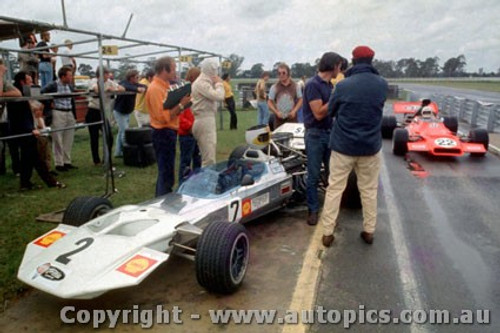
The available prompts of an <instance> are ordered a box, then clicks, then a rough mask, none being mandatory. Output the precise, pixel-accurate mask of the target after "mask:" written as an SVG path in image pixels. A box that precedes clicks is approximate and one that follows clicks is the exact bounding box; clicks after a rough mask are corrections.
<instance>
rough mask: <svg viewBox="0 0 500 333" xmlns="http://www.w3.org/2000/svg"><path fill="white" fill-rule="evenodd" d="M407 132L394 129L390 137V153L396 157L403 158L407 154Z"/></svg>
mask: <svg viewBox="0 0 500 333" xmlns="http://www.w3.org/2000/svg"><path fill="white" fill-rule="evenodd" d="M408 139H409V136H408V131H407V130H406V129H404V128H396V129H395V130H394V136H393V137H392V152H393V153H394V155H397V156H404V155H405V154H406V153H407V152H408Z"/></svg>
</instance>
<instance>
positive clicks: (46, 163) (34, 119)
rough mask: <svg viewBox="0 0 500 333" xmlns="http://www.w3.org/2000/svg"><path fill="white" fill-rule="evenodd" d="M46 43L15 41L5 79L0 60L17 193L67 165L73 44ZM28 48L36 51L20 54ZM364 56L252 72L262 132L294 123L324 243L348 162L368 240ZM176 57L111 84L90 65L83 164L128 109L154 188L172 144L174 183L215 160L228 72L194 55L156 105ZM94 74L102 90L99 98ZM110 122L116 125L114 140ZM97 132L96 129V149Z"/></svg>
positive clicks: (229, 97) (371, 224)
mask: <svg viewBox="0 0 500 333" xmlns="http://www.w3.org/2000/svg"><path fill="white" fill-rule="evenodd" d="M50 41H51V35H50V32H49V31H44V32H42V33H41V34H40V42H37V41H36V38H35V36H34V35H33V34H30V35H28V36H25V37H23V38H21V40H20V47H21V49H22V50H23V52H19V55H18V60H19V64H20V69H19V71H18V72H17V73H15V75H14V82H9V81H8V80H6V78H5V73H6V67H5V65H4V64H3V62H0V93H1V95H0V97H18V99H13V100H12V101H8V102H7V103H5V104H6V105H3V107H2V111H4V112H2V114H3V115H4V117H6V119H7V126H3V128H2V133H0V135H2V136H14V138H12V139H9V140H5V141H2V146H0V148H2V151H1V153H2V155H3V154H5V147H4V146H5V145H7V146H8V148H9V152H10V156H11V167H12V171H13V172H14V174H16V175H18V176H19V179H20V189H21V190H22V191H26V190H31V189H35V188H39V185H36V184H34V183H33V182H32V181H31V177H32V173H33V170H35V171H36V172H37V173H38V174H39V176H40V178H41V179H42V180H43V182H44V183H45V184H46V185H47V186H48V187H56V188H61V189H62V188H65V187H66V185H65V184H63V183H62V182H60V181H58V180H57V177H58V175H59V173H61V172H68V171H71V170H74V169H78V167H77V166H76V165H74V164H73V161H72V146H73V141H74V133H75V124H76V106H75V99H74V97H75V95H74V94H73V92H74V75H75V71H76V61H75V59H74V57H72V55H71V52H72V48H73V43H72V41H71V40H65V41H64V47H62V48H63V49H62V50H59V49H57V47H54V46H53V45H51V44H50ZM61 45H63V44H61ZM35 47H36V49H37V52H36V53H31V52H29V50H30V49H33V48H35ZM374 55H375V52H374V51H373V50H372V49H371V48H370V47H368V46H358V47H356V48H354V49H353V51H352V64H351V66H350V67H348V60H347V59H346V58H344V57H342V56H340V55H339V54H337V53H335V52H327V53H325V54H323V56H322V57H321V59H320V61H319V63H318V68H317V74H316V75H315V76H314V77H312V78H310V79H308V80H306V78H305V77H302V78H300V80H298V81H295V80H293V79H292V77H291V71H290V67H289V66H288V65H287V64H286V63H280V64H279V65H278V66H277V74H278V80H277V82H276V83H274V84H272V85H271V86H270V88H269V89H268V86H267V82H268V80H269V77H270V75H269V72H267V71H264V72H263V73H262V75H261V77H260V79H259V80H258V82H257V84H256V86H255V90H254V94H255V97H256V106H257V117H256V123H257V125H262V126H268V125H269V126H270V128H271V129H273V128H277V127H279V126H281V125H283V124H284V123H286V122H300V123H303V124H304V128H305V146H306V154H307V157H308V163H307V175H308V177H307V206H308V211H309V214H308V217H307V223H308V224H309V225H316V224H317V223H318V222H319V221H321V222H322V224H323V229H324V232H323V234H324V236H323V239H322V241H323V244H324V246H327V247H328V246H330V245H331V244H332V242H333V241H334V229H335V225H336V219H337V215H338V210H339V205H340V198H341V194H342V192H343V190H344V188H345V187H346V182H347V178H348V176H349V173H350V172H352V171H355V172H356V175H357V178H358V181H357V182H358V187H359V190H360V194H361V201H362V205H363V219H364V221H363V231H362V232H361V238H362V239H363V240H364V241H365V242H366V243H368V244H371V243H372V242H373V234H374V231H375V226H376V215H377V211H376V210H377V201H376V198H377V187H378V174H379V170H380V149H381V136H380V126H381V121H382V109H383V105H384V102H385V98H386V93H387V83H386V81H385V80H384V79H383V78H381V77H380V75H379V74H378V72H377V70H376V69H375V68H374V67H373V66H372V60H373V58H374ZM0 61H1V59H0ZM176 66H177V64H176V61H175V59H174V58H171V57H168V56H165V57H161V58H158V59H157V60H156V62H155V65H154V68H153V69H151V70H149V71H146V72H145V73H144V75H143V76H141V75H140V73H139V71H137V70H135V69H131V70H128V71H127V73H126V75H125V78H124V79H123V80H122V81H121V82H115V81H114V80H113V79H112V72H111V71H110V69H108V68H106V67H102V68H97V69H96V76H97V77H96V78H94V79H93V80H92V81H91V82H90V84H89V87H88V90H89V93H91V94H90V95H89V96H90V97H89V103H88V111H87V113H86V117H85V121H86V123H92V124H93V125H90V126H88V131H89V136H90V140H89V141H90V152H91V158H92V162H93V164H94V165H96V166H99V165H102V164H103V162H104V163H106V162H107V161H109V159H110V156H111V155H112V149H113V144H114V154H113V155H114V157H115V158H122V157H123V147H124V140H125V132H126V131H127V128H129V124H130V116H131V115H132V114H133V115H134V117H135V119H136V122H137V125H138V126H139V127H144V128H150V129H151V131H152V141H153V147H154V151H155V155H156V161H157V168H158V177H157V182H156V190H155V194H156V196H161V195H164V194H167V193H170V192H172V191H173V190H174V184H175V175H176V172H175V169H176V167H175V165H176V147H177V144H178V143H177V141H179V147H180V161H179V167H178V171H177V178H178V183H179V184H181V183H182V182H183V180H184V178H185V177H186V176H187V175H189V174H190V173H192V172H195V171H196V170H197V169H198V168H200V167H203V166H207V165H211V164H214V163H216V151H217V128H216V114H217V110H218V106H219V105H220V104H223V105H224V106H225V107H226V108H227V110H228V111H229V115H230V117H229V119H230V126H229V128H230V130H235V129H237V126H238V119H237V113H236V106H235V100H234V94H233V91H232V87H231V84H230V80H231V77H230V76H229V74H223V75H222V77H220V76H219V72H220V67H219V63H218V62H217V61H216V60H214V59H210V58H209V59H205V60H203V61H202V62H201V63H200V65H199V67H194V66H192V67H191V68H190V69H189V70H188V72H187V74H186V77H185V78H184V79H185V82H188V83H189V84H191V93H189V94H186V95H185V96H181V98H179V99H178V100H177V101H176V103H174V104H173V105H170V106H168V107H167V106H165V105H166V104H165V101H166V100H168V95H169V92H171V91H173V90H174V89H176V87H177V86H178V84H179V83H181V81H182V80H181V79H180V78H178V77H177V67H176ZM101 75H102V76H103V77H102V82H103V83H104V84H103V85H102V88H103V89H104V94H102V95H101V97H99V96H98V95H97V93H99V89H100V88H99V87H100V86H101V85H100V84H99V79H100V76H101ZM33 86H40V88H41V90H40V92H41V93H42V94H49V93H50V94H51V95H52V96H53V97H54V98H53V99H43V100H42V103H40V102H39V101H37V100H36V98H32V99H29V98H21V97H23V96H31V93H30V89H32V88H33ZM125 92H128V93H125ZM96 123H97V124H96ZM112 125H114V126H116V127H117V128H118V130H117V135H116V139H115V140H114V139H113V135H112V131H111V126H112ZM49 126H50V131H47V127H49ZM101 131H103V132H104V133H105V135H104V136H103V137H105V140H104V141H105V144H103V147H104V149H103V157H102V158H101V156H100V151H99V137H100V136H101V135H100V132H101ZM47 132H49V133H50V134H48V135H47ZM2 162H3V163H1V164H0V173H5V172H6V170H5V163H4V159H3V158H2ZM323 171H324V172H325V173H326V175H328V187H327V191H326V196H325V202H324V206H323V212H322V215H321V216H320V202H319V199H318V187H319V182H320V178H321V172H323Z"/></svg>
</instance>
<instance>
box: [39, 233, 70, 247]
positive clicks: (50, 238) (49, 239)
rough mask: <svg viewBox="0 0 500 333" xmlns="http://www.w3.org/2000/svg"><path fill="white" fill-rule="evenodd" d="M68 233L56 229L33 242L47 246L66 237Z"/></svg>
mask: <svg viewBox="0 0 500 333" xmlns="http://www.w3.org/2000/svg"><path fill="white" fill-rule="evenodd" d="M65 235H66V233H64V232H62V231H57V230H54V231H52V232H50V233H48V234H46V235H43V236H42V237H40V238H38V239H37V240H35V241H34V242H33V244H35V245H38V246H41V247H44V248H47V247H49V246H51V245H52V244H54V243H55V242H56V241H58V240H59V239H60V238H62V237H64V236H65Z"/></svg>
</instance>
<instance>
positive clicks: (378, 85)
mask: <svg viewBox="0 0 500 333" xmlns="http://www.w3.org/2000/svg"><path fill="white" fill-rule="evenodd" d="M374 55H375V52H374V51H373V50H372V49H371V48H369V47H368V46H358V47H356V48H355V49H354V50H353V51H352V63H353V66H352V67H351V68H349V69H348V70H347V72H346V74H345V79H344V80H342V81H341V82H339V83H338V84H337V85H336V87H335V91H334V92H333V94H332V96H331V97H330V101H329V103H328V114H329V115H330V116H331V117H335V118H336V120H335V122H334V124H333V127H332V132H331V135H330V148H331V150H332V154H331V156H330V176H329V179H328V184H329V185H328V188H327V191H326V197H325V203H324V207H323V213H322V215H321V222H322V224H323V229H324V231H323V239H322V242H323V245H324V246H326V247H329V246H330V245H331V244H332V243H333V240H334V239H335V237H334V236H333V233H334V230H335V225H336V220H337V216H338V213H339V207H340V200H341V196H342V192H343V191H344V189H345V187H346V184H347V178H348V176H349V173H350V172H351V171H352V170H354V171H355V172H356V175H357V177H358V187H359V192H360V194H361V203H362V205H363V231H362V232H361V238H362V239H363V240H364V242H365V243H367V244H372V243H373V233H374V232H375V226H376V222H377V190H378V176H379V171H380V158H381V157H380V156H381V153H380V150H381V148H382V135H381V130H380V127H381V125H382V112H383V109H384V103H385V100H386V95H387V90H388V86H387V82H386V81H385V80H384V79H383V78H382V77H381V76H380V75H379V73H378V71H377V70H376V69H375V68H374V67H373V66H372V60H373V57H374Z"/></svg>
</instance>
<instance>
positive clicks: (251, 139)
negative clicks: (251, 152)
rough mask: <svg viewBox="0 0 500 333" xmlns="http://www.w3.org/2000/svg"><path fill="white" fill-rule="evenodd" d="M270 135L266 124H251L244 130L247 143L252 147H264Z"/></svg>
mask: <svg viewBox="0 0 500 333" xmlns="http://www.w3.org/2000/svg"><path fill="white" fill-rule="evenodd" d="M270 137H271V135H270V130H269V126H267V125H257V126H253V127H250V128H249V129H247V130H246V132H245V140H246V142H247V144H248V145H249V146H250V147H252V148H254V149H262V148H265V147H266V146H267V145H268V144H269V140H270Z"/></svg>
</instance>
